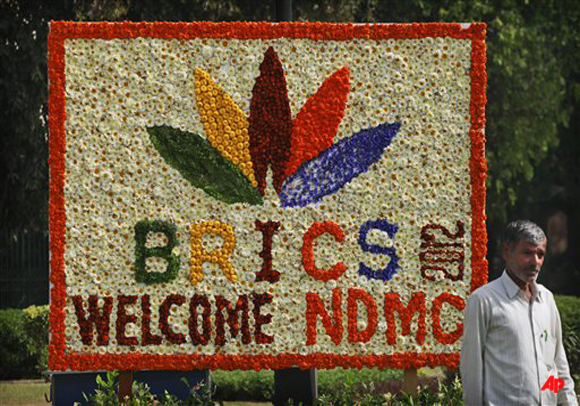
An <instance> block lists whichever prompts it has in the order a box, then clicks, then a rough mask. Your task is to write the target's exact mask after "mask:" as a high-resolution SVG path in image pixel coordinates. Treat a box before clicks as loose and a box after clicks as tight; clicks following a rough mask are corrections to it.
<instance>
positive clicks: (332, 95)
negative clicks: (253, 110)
mask: <svg viewBox="0 0 580 406" xmlns="http://www.w3.org/2000/svg"><path fill="white" fill-rule="evenodd" d="M349 73H350V71H349V69H348V68H347V67H344V68H342V69H339V70H337V71H336V72H334V73H333V74H332V75H331V76H329V77H328V78H327V79H326V80H325V81H324V82H323V83H322V85H320V87H319V88H318V90H317V91H316V93H314V94H313V95H312V96H310V97H309V98H308V100H307V101H306V103H304V106H302V108H301V109H300V112H299V113H298V115H297V116H296V118H295V119H294V121H293V122H292V138H291V144H292V148H291V155H290V161H289V162H288V165H287V166H286V176H291V175H293V174H294V172H296V170H297V169H298V167H299V166H300V165H302V164H303V163H304V162H306V161H308V160H310V159H312V158H314V157H315V156H317V155H318V154H319V153H321V152H322V151H324V150H326V149H328V148H330V146H331V145H332V142H333V140H334V135H335V134H336V130H337V129H338V126H339V125H340V123H341V121H342V118H343V117H344V109H345V107H346V98H347V96H348V89H349V84H350V81H349Z"/></svg>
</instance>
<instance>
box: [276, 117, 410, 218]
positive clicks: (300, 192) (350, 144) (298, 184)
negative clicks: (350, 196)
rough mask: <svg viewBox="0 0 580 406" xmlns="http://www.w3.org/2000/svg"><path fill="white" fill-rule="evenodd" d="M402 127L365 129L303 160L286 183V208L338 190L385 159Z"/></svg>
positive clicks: (314, 201)
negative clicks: (385, 152)
mask: <svg viewBox="0 0 580 406" xmlns="http://www.w3.org/2000/svg"><path fill="white" fill-rule="evenodd" d="M399 128H400V124H399V123H393V124H381V125H379V126H377V127H374V128H368V129H365V130H362V131H360V132H358V133H356V134H354V135H352V136H351V137H349V138H344V139H342V140H340V141H338V142H337V143H335V144H333V145H332V146H331V147H330V148H328V149H327V150H324V151H322V152H321V153H320V154H318V155H317V156H316V157H314V158H312V159H311V160H310V161H308V162H305V163H303V164H302V165H301V166H300V168H298V170H297V171H296V172H295V173H294V174H293V175H292V176H290V177H289V178H287V179H286V180H285V181H284V184H283V185H282V191H281V192H280V201H281V203H282V207H304V206H307V205H309V204H311V203H316V202H318V201H320V200H321V199H322V198H323V197H324V196H327V195H330V194H332V193H335V192H337V191H338V190H339V189H340V188H341V187H343V186H344V185H345V184H346V183H348V182H350V181H351V180H352V179H354V178H356V177H357V176H359V175H360V174H362V173H365V172H366V171H368V170H369V169H370V167H371V166H372V165H373V164H375V163H377V162H378V161H379V160H380V159H381V157H382V155H383V152H384V150H385V148H386V147H387V146H389V144H390V143H391V141H392V139H393V137H394V136H395V135H396V134H397V132H398V131H399Z"/></svg>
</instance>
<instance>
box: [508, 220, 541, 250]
mask: <svg viewBox="0 0 580 406" xmlns="http://www.w3.org/2000/svg"><path fill="white" fill-rule="evenodd" d="M520 240H524V241H525V242H529V243H530V244H536V245H537V244H540V243H543V242H544V241H546V234H544V230H542V229H541V228H540V226H538V225H537V224H536V223H533V222H531V221H530V220H516V221H512V222H511V223H509V224H508V225H507V227H506V228H505V231H504V233H503V238H502V242H503V243H504V244H507V245H510V246H511V245H514V244H517V243H518V241H520Z"/></svg>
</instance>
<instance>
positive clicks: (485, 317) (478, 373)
mask: <svg viewBox="0 0 580 406" xmlns="http://www.w3.org/2000/svg"><path fill="white" fill-rule="evenodd" d="M460 371H461V380H462V383H463V390H464V394H463V400H464V402H465V404H466V405H468V406H472V405H477V406H479V405H490V406H491V405H494V406H507V405H526V406H527V405H542V406H548V405H550V406H551V405H574V406H576V405H577V404H578V403H577V401H576V395H575V393H574V382H573V381H572V379H571V377H570V370H569V368H568V361H567V360H566V354H565V353H564V347H563V345H562V327H561V324H560V314H559V313H558V308H557V307H556V303H555V301H554V296H553V295H552V293H551V292H550V291H549V290H548V289H546V288H545V287H543V286H542V285H538V284H535V283H534V285H533V286H532V298H531V300H530V301H528V300H527V299H526V296H525V293H524V291H523V290H521V289H520V288H519V287H518V286H517V285H516V284H515V282H514V281H513V280H512V279H511V278H510V277H509V275H508V274H507V272H506V271H504V273H503V274H502V276H501V277H500V278H498V279H496V280H494V281H492V282H490V283H488V284H487V285H485V286H482V287H480V288H479V289H477V290H475V291H474V292H473V293H472V294H471V296H470V297H469V299H468V300H467V306H466V309H465V320H464V334H463V344H462V347H461V363H460ZM551 375H553V376H554V377H555V378H560V379H563V380H564V387H563V388H562V389H560V390H559V391H558V393H557V394H556V393H554V392H553V391H551V390H547V389H546V390H543V391H542V390H541V388H542V386H544V384H545V383H546V381H547V380H548V378H549V377H550V376H551Z"/></svg>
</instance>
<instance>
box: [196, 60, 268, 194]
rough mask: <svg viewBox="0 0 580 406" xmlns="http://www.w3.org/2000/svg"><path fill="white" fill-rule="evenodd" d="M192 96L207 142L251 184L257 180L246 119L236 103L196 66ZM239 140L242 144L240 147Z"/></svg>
mask: <svg viewBox="0 0 580 406" xmlns="http://www.w3.org/2000/svg"><path fill="white" fill-rule="evenodd" d="M195 97H196V100H197V105H198V110H199V113H200V114H201V120H202V122H203V126H204V128H205V133H206V136H207V139H208V140H209V142H210V144H211V145H212V146H213V147H214V148H215V149H217V150H218V151H219V153H220V154H222V155H223V156H224V157H226V158H227V159H228V160H229V161H231V162H232V163H233V164H234V165H236V166H237V167H238V168H240V170H241V172H242V173H243V174H244V175H245V176H246V177H247V178H248V179H249V180H250V182H251V184H252V186H254V187H256V186H257V185H258V183H257V182H256V179H255V177H254V169H253V167H252V161H251V158H250V148H249V145H250V144H249V135H248V119H247V117H246V115H245V114H244V112H243V111H242V109H241V108H240V107H239V106H238V105H237V103H236V102H235V101H234V100H233V99H232V98H231V97H230V95H229V94H227V93H226V92H225V91H224V90H223V89H222V88H221V87H219V86H218V85H217V84H216V83H215V82H214V81H213V79H212V78H211V77H210V76H209V74H208V73H207V72H206V71H204V70H203V69H199V68H197V69H195ZM240 140H242V141H243V145H244V148H240V147H239V146H240Z"/></svg>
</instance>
